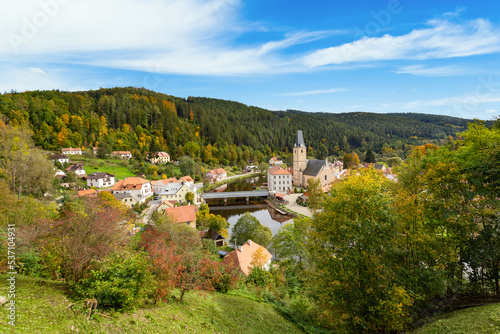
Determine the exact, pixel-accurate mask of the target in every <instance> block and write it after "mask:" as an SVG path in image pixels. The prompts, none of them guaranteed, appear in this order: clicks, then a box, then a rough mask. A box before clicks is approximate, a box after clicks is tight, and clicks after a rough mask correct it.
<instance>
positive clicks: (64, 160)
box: [50, 154, 69, 165]
mask: <svg viewBox="0 0 500 334" xmlns="http://www.w3.org/2000/svg"><path fill="white" fill-rule="evenodd" d="M50 161H52V162H56V161H57V162H59V163H60V164H61V165H62V164H65V163H69V158H68V157H67V156H65V155H64V154H56V155H51V156H50Z"/></svg>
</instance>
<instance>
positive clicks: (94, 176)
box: [87, 172, 115, 180]
mask: <svg viewBox="0 0 500 334" xmlns="http://www.w3.org/2000/svg"><path fill="white" fill-rule="evenodd" d="M107 177H115V176H114V175H113V174H109V173H102V172H95V173H92V174H90V175H89V176H87V180H88V179H104V178H107Z"/></svg>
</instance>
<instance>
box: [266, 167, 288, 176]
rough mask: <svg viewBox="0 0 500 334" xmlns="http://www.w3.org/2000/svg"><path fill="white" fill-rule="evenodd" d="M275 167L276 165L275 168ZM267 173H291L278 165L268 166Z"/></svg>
mask: <svg viewBox="0 0 500 334" xmlns="http://www.w3.org/2000/svg"><path fill="white" fill-rule="evenodd" d="M275 167H277V168H275ZM269 174H271V175H292V174H291V173H290V172H289V171H287V170H286V169H283V168H281V167H280V166H273V167H272V168H270V169H269Z"/></svg>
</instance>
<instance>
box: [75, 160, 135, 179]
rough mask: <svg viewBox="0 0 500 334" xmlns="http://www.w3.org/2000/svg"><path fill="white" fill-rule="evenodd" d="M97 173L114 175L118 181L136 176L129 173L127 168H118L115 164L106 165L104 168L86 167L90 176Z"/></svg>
mask: <svg viewBox="0 0 500 334" xmlns="http://www.w3.org/2000/svg"><path fill="white" fill-rule="evenodd" d="M97 171H99V172H103V173H109V174H113V175H114V176H115V179H118V180H123V179H124V178H126V177H130V176H135V174H134V173H132V172H131V171H129V170H128V169H127V168H126V167H122V166H118V165H115V164H105V165H104V166H98V167H94V166H89V165H85V172H87V175H90V174H92V173H94V172H97Z"/></svg>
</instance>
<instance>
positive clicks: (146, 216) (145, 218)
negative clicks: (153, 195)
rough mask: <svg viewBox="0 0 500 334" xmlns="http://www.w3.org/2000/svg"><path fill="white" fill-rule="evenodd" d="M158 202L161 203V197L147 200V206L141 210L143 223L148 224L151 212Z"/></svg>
mask: <svg viewBox="0 0 500 334" xmlns="http://www.w3.org/2000/svg"><path fill="white" fill-rule="evenodd" d="M160 204H161V199H157V200H152V201H149V206H148V207H147V208H146V209H145V210H144V211H143V212H142V213H143V216H142V222H143V223H144V224H149V221H150V220H151V216H152V215H153V212H155V210H156V208H157V207H158V205H160Z"/></svg>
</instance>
